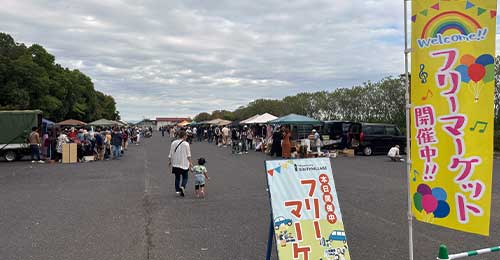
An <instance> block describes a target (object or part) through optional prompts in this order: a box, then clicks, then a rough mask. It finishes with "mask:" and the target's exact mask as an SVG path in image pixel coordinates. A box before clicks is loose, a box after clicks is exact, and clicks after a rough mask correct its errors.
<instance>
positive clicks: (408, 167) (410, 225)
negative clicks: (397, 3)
mask: <svg viewBox="0 0 500 260" xmlns="http://www.w3.org/2000/svg"><path fill="white" fill-rule="evenodd" d="M408 2H410V0H403V4H404V20H405V21H404V27H405V29H404V33H405V89H406V92H405V99H406V156H407V159H406V178H407V182H408V194H407V196H408V216H407V217H408V251H409V259H410V260H413V216H412V213H411V196H410V172H411V138H410V109H411V105H410V83H409V72H408V54H409V53H410V52H411V50H410V49H409V48H408V14H407V13H408V5H407V3H408Z"/></svg>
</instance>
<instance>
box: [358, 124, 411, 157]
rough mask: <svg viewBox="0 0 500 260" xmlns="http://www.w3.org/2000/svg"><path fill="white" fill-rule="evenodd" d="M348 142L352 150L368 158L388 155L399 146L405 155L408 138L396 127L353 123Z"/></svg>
mask: <svg viewBox="0 0 500 260" xmlns="http://www.w3.org/2000/svg"><path fill="white" fill-rule="evenodd" d="M348 140H349V141H348V142H349V144H348V145H349V146H350V147H351V148H353V149H355V151H356V152H362V153H363V154H364V155H366V156H369V155H372V154H386V153H387V152H388V151H389V149H391V147H393V146H395V145H399V150H400V151H401V153H403V152H404V151H405V147H406V136H405V135H404V134H402V133H401V131H400V130H399V128H398V127H397V126H396V125H391V124H378V123H352V124H351V126H350V128H349V136H348Z"/></svg>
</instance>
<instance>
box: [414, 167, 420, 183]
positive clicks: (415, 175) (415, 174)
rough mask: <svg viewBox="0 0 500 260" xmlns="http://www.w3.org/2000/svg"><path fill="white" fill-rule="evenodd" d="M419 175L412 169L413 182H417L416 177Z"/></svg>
mask: <svg viewBox="0 0 500 260" xmlns="http://www.w3.org/2000/svg"><path fill="white" fill-rule="evenodd" d="M419 174H420V173H419V172H418V171H417V170H415V169H413V182H416V181H417V175H419Z"/></svg>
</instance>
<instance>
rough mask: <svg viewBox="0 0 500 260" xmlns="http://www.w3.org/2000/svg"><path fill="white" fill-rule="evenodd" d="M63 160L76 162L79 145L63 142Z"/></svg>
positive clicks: (64, 161)
mask: <svg viewBox="0 0 500 260" xmlns="http://www.w3.org/2000/svg"><path fill="white" fill-rule="evenodd" d="M62 162H63V163H76V162H78V160H77V145H76V144H74V143H72V144H63V145H62Z"/></svg>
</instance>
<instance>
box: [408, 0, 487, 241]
mask: <svg viewBox="0 0 500 260" xmlns="http://www.w3.org/2000/svg"><path fill="white" fill-rule="evenodd" d="M496 4H497V1H496V0H481V1H480V0H469V1H467V0H465V1H464V0H448V1H445V0H413V1H412V16H411V23H412V37H411V45H412V55H411V90H410V91H411V104H412V106H411V110H410V111H411V115H410V116H411V155H412V156H411V160H412V169H411V177H410V178H411V180H410V183H411V185H410V195H411V196H412V212H413V214H414V216H415V217H416V219H417V220H419V221H423V222H426V223H431V224H435V225H439V226H444V227H448V228H452V229H456V230H461V231H465V232H470V233H476V234H481V235H489V226H490V208H491V191H492V186H491V185H492V184H491V183H492V181H491V180H492V173H493V130H494V129H493V123H494V122H493V118H494V111H493V99H494V84H495V58H494V57H495V36H496V33H495V28H496Z"/></svg>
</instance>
